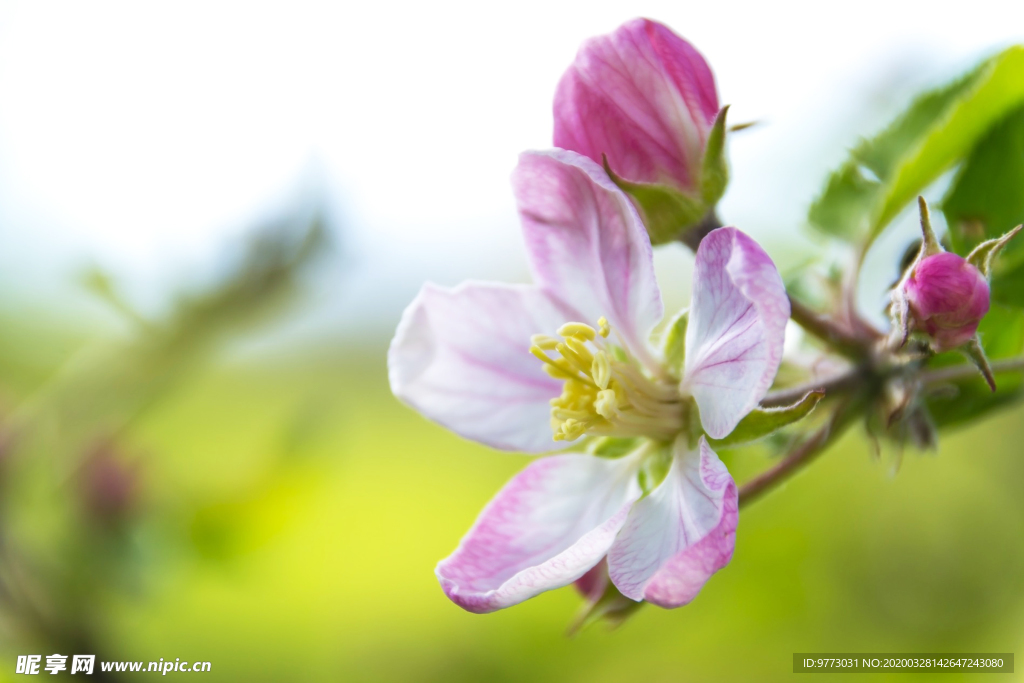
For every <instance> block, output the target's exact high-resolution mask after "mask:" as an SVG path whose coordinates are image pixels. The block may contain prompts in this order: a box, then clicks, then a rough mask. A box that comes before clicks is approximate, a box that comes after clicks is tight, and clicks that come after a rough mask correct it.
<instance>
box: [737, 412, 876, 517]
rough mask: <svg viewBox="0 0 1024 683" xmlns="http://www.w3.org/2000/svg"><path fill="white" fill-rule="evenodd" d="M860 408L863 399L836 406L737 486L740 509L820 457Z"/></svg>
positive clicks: (849, 423) (840, 434) (850, 422)
mask: <svg viewBox="0 0 1024 683" xmlns="http://www.w3.org/2000/svg"><path fill="white" fill-rule="evenodd" d="M863 405H864V399H863V397H857V398H853V397H851V398H848V399H847V400H846V401H844V402H843V403H840V404H839V405H838V406H836V408H835V409H834V410H833V412H832V414H831V415H830V416H829V418H828V420H827V421H826V422H825V424H823V425H822V426H821V427H819V428H818V430H817V431H815V432H814V433H813V434H811V435H810V436H808V437H807V438H805V439H804V440H803V441H801V442H800V443H799V444H798V445H797V446H796V448H794V449H793V450H792V451H791V452H790V453H789V455H787V456H786V457H784V458H783V459H782V460H781V461H779V462H778V463H777V464H776V465H775V466H774V467H771V468H770V469H768V470H766V471H764V472H762V473H761V474H759V475H757V476H756V477H754V478H753V479H751V480H750V481H748V482H746V483H744V484H743V485H742V486H740V490H739V504H740V507H742V506H744V505H749V504H750V503H751V502H753V501H754V500H756V499H758V498H760V497H761V496H762V495H764V494H765V493H767V492H768V491H770V490H771V489H773V488H775V487H776V486H778V485H779V484H781V483H782V482H783V481H785V480H786V479H788V478H789V477H791V476H792V475H793V474H795V473H796V472H797V471H799V470H800V469H801V468H803V467H804V466H806V465H807V464H808V463H810V462H811V461H812V460H814V459H815V458H816V457H817V456H819V455H821V454H822V453H823V452H824V451H825V449H826V448H828V447H829V446H830V445H832V444H833V443H835V441H836V440H837V439H838V438H839V437H840V436H842V435H843V434H844V433H845V432H846V429H847V427H849V426H850V425H851V424H852V423H853V420H854V418H856V417H857V415H858V412H859V410H860V408H861V407H863Z"/></svg>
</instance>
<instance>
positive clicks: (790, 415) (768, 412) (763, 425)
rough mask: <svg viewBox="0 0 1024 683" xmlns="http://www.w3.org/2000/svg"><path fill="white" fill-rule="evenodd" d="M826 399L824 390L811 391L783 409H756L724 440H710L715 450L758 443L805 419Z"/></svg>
mask: <svg viewBox="0 0 1024 683" xmlns="http://www.w3.org/2000/svg"><path fill="white" fill-rule="evenodd" d="M824 397H825V392H824V391H822V390H818V391H810V392H808V393H807V394H806V395H805V396H804V397H803V398H802V399H800V400H799V401H797V402H796V403H794V404H793V405H790V406H785V407H782V408H755V409H754V410H752V411H750V413H749V414H747V416H746V417H744V418H743V419H742V420H740V422H739V424H738V425H736V428H735V429H733V430H732V432H730V433H729V435H728V436H726V437H725V438H723V439H708V442H709V443H710V444H711V445H712V446H713V447H715V448H727V447H730V446H738V445H740V444H745V443H750V442H751V441H757V440H758V439H762V438H764V437H766V436H770V435H771V434H774V433H775V432H777V431H779V430H780V429H782V428H783V427H787V426H789V425H791V424H793V423H794V422H797V421H799V420H802V419H804V418H805V417H807V416H808V415H810V414H811V411H813V410H814V408H815V407H816V406H817V405H818V402H819V401H821V399H822V398H824Z"/></svg>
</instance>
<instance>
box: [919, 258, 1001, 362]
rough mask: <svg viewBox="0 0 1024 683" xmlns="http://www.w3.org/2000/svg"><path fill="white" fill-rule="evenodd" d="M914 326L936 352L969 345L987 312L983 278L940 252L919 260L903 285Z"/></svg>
mask: <svg viewBox="0 0 1024 683" xmlns="http://www.w3.org/2000/svg"><path fill="white" fill-rule="evenodd" d="M903 290H904V292H905V294H906V297H907V302H908V303H909V305H910V316H911V319H912V320H913V323H914V326H915V327H916V328H917V329H918V330H921V331H923V332H925V333H927V334H928V335H929V336H930V337H931V338H932V346H933V348H934V349H935V350H936V351H940V352H941V351H948V350H950V349H954V348H956V347H958V346H962V345H964V344H966V343H967V342H969V341H970V340H971V338H972V337H974V333H975V332H976V331H977V329H978V323H980V322H981V319H982V318H983V317H985V314H986V313H988V307H989V287H988V282H987V281H986V280H985V276H984V275H982V274H981V272H980V271H979V270H978V269H977V268H975V267H974V266H973V265H971V264H970V263H968V262H967V261H966V260H965V259H963V258H962V257H960V256H958V255H957V254H954V253H952V252H942V253H938V254H934V255H932V256H927V257H925V258H923V259H921V260H920V261H919V262H918V263H917V264H916V265H915V266H914V268H913V270H912V272H911V273H910V274H909V276H908V277H907V278H906V280H905V281H904V284H903Z"/></svg>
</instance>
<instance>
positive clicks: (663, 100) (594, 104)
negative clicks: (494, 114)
mask: <svg viewBox="0 0 1024 683" xmlns="http://www.w3.org/2000/svg"><path fill="white" fill-rule="evenodd" d="M721 111H722V113H723V116H722V117H720V118H721V121H720V122H719V125H720V126H721V127H722V130H719V134H718V136H717V137H716V138H715V140H716V142H713V140H712V139H713V137H714V136H713V131H714V129H715V125H716V119H718V118H719V113H720V107H719V104H718V94H717V93H716V90H715V79H714V76H713V75H712V73H711V69H710V67H708V64H707V62H706V61H704V58H703V57H702V56H701V55H700V53H699V52H697V50H696V49H695V48H694V47H693V46H692V45H690V44H689V43H688V42H686V41H685V40H683V39H682V38H680V37H679V36H677V35H676V34H675V33H673V32H672V30H671V29H669V28H668V27H666V26H664V25H663V24H659V23H658V22H655V21H651V20H649V19H634V20H633V21H630V22H627V23H625V24H623V25H622V26H620V27H619V28H618V29H617V30H616V31H614V32H613V33H611V34H609V35H605V36H598V37H596V38H591V39H590V40H588V41H587V42H586V43H584V44H583V46H582V47H581V48H580V51H579V53H578V54H577V55H576V59H575V61H574V62H573V63H572V65H571V66H570V67H569V69H568V70H567V71H566V72H565V75H563V76H562V79H561V81H560V82H559V84H558V89H557V91H556V93H555V103H554V115H555V131H554V144H555V146H556V147H560V148H563V149H568V150H572V151H575V152H579V153H580V154H583V155H584V156H587V157H590V158H591V159H593V160H594V161H595V162H597V163H605V162H604V161H603V160H604V159H606V160H607V162H606V163H607V168H608V170H609V172H610V173H612V174H613V175H612V178H613V179H614V180H616V182H618V184H619V185H620V187H622V188H623V189H624V190H626V192H627V193H628V194H630V195H631V196H632V197H633V199H634V200H635V201H637V203H638V205H639V206H640V209H641V213H642V214H643V217H644V222H645V224H646V225H647V228H648V230H650V231H651V234H652V239H654V241H655V243H657V242H661V241H669V240H672V239H675V238H676V237H677V236H678V234H679V232H680V230H681V229H682V228H685V227H687V226H688V225H692V224H694V223H696V222H697V221H699V220H700V219H701V218H703V216H704V214H705V213H706V212H707V211H708V210H709V209H710V208H711V207H713V206H714V204H715V202H717V201H718V199H720V198H721V196H722V193H723V192H724V191H725V183H726V177H727V170H726V168H725V162H724V159H723V158H722V156H721V153H722V143H723V140H724V123H725V119H724V110H721ZM706 156H707V157H709V158H707V159H706V158H705V157H706Z"/></svg>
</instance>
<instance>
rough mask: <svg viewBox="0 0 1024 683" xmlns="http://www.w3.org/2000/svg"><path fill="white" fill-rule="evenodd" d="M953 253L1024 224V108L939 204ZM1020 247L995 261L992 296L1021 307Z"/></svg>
mask: <svg viewBox="0 0 1024 683" xmlns="http://www.w3.org/2000/svg"><path fill="white" fill-rule="evenodd" d="M942 207H943V211H944V212H945V214H946V222H947V223H948V224H949V235H950V240H951V243H952V246H953V250H954V251H956V252H957V253H959V254H961V255H966V254H968V253H969V252H970V251H971V250H972V249H973V248H974V247H976V246H977V245H978V244H980V243H981V242H983V241H985V240H990V239H996V238H998V237H1000V236H1002V235H1003V234H1005V233H1006V232H1007V231H1008V230H1010V229H1011V228H1013V227H1015V226H1017V225H1020V224H1021V223H1022V222H1024V107H1021V108H1018V109H1017V110H1015V111H1014V112H1012V113H1011V114H1010V115H1009V116H1007V117H1006V118H1005V119H1003V120H1002V121H1000V122H999V124H997V125H996V126H995V127H994V128H993V129H992V131H991V132H990V133H989V134H988V135H987V136H986V137H985V138H984V139H983V140H982V141H981V142H980V143H979V144H978V145H977V146H976V147H975V148H974V150H973V151H972V152H971V155H970V157H968V159H967V161H966V162H965V163H964V166H963V168H961V169H960V172H959V173H958V174H957V177H956V180H955V181H954V182H953V184H952V186H951V187H950V189H949V192H947V194H946V197H945V199H944V200H943V203H942ZM1022 284H1024V246H1021V243H1020V242H1019V241H1018V240H1010V241H1009V242H1008V243H1007V246H1006V249H1005V250H1004V251H1003V253H1002V254H1000V255H999V257H998V258H997V259H994V268H993V272H992V297H993V298H994V299H995V300H996V301H999V302H1002V303H1005V304H1008V305H1012V306H1020V307H1024V288H1022V287H1021V285H1022Z"/></svg>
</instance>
